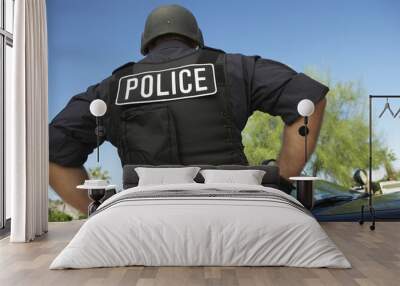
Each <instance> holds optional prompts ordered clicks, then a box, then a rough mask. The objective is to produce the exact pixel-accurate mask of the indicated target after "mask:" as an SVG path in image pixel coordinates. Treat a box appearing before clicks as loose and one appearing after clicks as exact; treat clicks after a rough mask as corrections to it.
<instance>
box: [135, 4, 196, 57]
mask: <svg viewBox="0 0 400 286" xmlns="http://www.w3.org/2000/svg"><path fill="white" fill-rule="evenodd" d="M167 34H176V35H181V36H184V37H187V38H189V39H191V40H193V41H194V42H195V43H197V44H198V45H199V46H200V47H202V46H203V45H204V43H203V35H202V34H201V31H200V29H199V26H198V25H197V21H196V18H195V17H194V16H193V14H192V13H191V12H190V11H189V10H187V9H186V8H184V7H182V6H179V5H166V6H160V7H158V8H156V9H154V10H153V11H152V12H151V13H150V15H149V16H148V17H147V19H146V24H145V27H144V32H143V34H142V44H141V52H142V54H143V55H146V54H147V53H148V45H149V43H150V42H151V41H153V40H154V39H155V38H157V37H159V36H162V35H167Z"/></svg>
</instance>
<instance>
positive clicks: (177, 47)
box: [50, 5, 328, 211]
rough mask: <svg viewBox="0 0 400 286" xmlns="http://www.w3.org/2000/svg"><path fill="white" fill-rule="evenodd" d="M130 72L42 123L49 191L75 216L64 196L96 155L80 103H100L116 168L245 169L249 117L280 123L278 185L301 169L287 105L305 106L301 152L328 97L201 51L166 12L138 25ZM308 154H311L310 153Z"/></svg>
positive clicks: (80, 202)
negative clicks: (46, 131) (137, 53)
mask: <svg viewBox="0 0 400 286" xmlns="http://www.w3.org/2000/svg"><path fill="white" fill-rule="evenodd" d="M141 52H142V54H143V55H144V56H145V58H144V59H142V60H141V61H139V62H138V63H133V62H130V63H127V64H125V65H123V66H121V67H119V68H117V69H116V70H114V72H113V73H112V75H111V76H110V77H108V78H106V79H105V80H103V81H102V82H100V83H98V84H96V85H93V86H90V87H89V88H88V89H87V91H86V92H84V93H81V94H78V95H76V96H74V97H73V98H72V99H71V100H70V101H69V103H68V104H67V106H66V107H65V108H64V109H63V110H62V111H61V112H60V113H59V114H58V115H57V116H56V117H55V118H54V119H53V121H52V122H51V124H50V161H51V162H50V184H51V186H52V187H53V189H54V190H55V191H56V192H57V193H58V194H59V195H60V196H61V197H62V198H63V199H64V200H65V201H66V202H67V203H69V204H71V205H72V206H74V207H76V208H78V209H80V210H81V211H85V210H86V209H87V204H88V199H87V197H86V195H84V194H82V193H80V192H71V190H73V189H74V188H75V186H76V185H78V184H80V183H81V182H82V181H83V180H84V179H86V178H87V174H86V172H85V170H84V168H83V167H82V166H83V164H84V163H85V161H86V159H87V157H88V155H89V154H90V153H91V152H92V151H93V149H94V148H95V147H96V136H95V133H94V129H95V118H94V117H93V116H92V115H91V114H90V112H89V104H90V103H91V101H93V100H94V99H97V98H100V99H102V100H104V101H105V102H106V103H107V106H108V110H107V113H106V114H105V117H104V120H103V122H104V127H105V135H104V136H103V137H102V140H101V141H102V142H103V141H104V140H108V141H109V142H111V143H112V144H113V145H114V146H116V148H117V149H118V154H119V157H120V159H121V162H122V164H123V165H124V164H155V165H156V164H183V165H186V164H215V165H218V164H247V159H246V156H245V155H244V152H243V145H242V137H241V131H242V130H243V128H244V127H245V125H246V122H247V119H248V117H249V116H250V115H251V114H252V113H253V112H254V111H256V110H259V111H262V112H267V113H269V114H271V115H279V116H280V117H281V118H282V120H283V121H284V123H285V129H284V134H283V144H282V149H281V152H280V155H279V158H278V165H279V167H280V172H281V176H282V177H285V178H288V177H289V176H293V175H298V174H299V173H300V171H301V170H302V168H303V167H304V152H302V150H303V140H302V138H301V137H300V136H299V135H298V128H299V126H300V125H301V124H302V120H301V119H300V118H299V115H298V113H297V104H298V102H299V101H300V100H302V99H306V98H307V99H310V100H312V101H313V102H314V103H315V104H316V110H315V113H314V114H313V116H312V117H311V118H310V120H309V125H310V134H309V140H308V142H309V150H311V151H312V150H313V149H314V147H315V144H316V141H317V137H318V133H319V129H320V125H321V122H322V117H323V111H324V107H325V98H324V97H325V95H326V93H327V92H328V88H327V87H326V86H324V85H322V84H320V83H319V82H317V81H315V80H313V79H311V78H309V77H308V76H306V75H304V74H302V73H297V72H295V71H294V70H292V69H291V68H289V67H288V66H286V65H284V64H281V63H279V62H276V61H272V60H268V59H263V58H261V57H259V56H244V55H241V54H227V53H224V52H223V51H221V50H217V49H212V48H208V47H205V46H204V43H203V37H202V33H201V31H200V29H199V27H198V25H197V22H196V19H195V18H194V16H193V15H192V13H191V12H190V11H188V10H187V9H185V8H183V7H181V6H178V5H168V6H161V7H159V8H157V9H155V10H154V11H153V12H151V14H150V15H149V16H148V18H147V20H146V24H145V29H144V32H143V35H142V43H141ZM310 153H311V152H310Z"/></svg>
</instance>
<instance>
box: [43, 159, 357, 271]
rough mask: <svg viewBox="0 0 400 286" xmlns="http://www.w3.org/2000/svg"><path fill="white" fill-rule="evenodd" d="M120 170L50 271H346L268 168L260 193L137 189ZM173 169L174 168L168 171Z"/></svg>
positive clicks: (207, 187)
mask: <svg viewBox="0 0 400 286" xmlns="http://www.w3.org/2000/svg"><path fill="white" fill-rule="evenodd" d="M136 167H137V166H125V167H124V175H123V176H124V178H123V180H124V188H125V189H124V190H123V191H121V192H119V193H118V194H116V195H114V196H112V197H111V198H109V199H107V200H106V201H105V202H103V203H102V205H101V206H100V207H99V208H98V209H97V211H96V212H95V213H94V214H93V215H92V216H91V217H90V218H89V219H88V220H87V221H86V222H85V224H84V225H83V226H82V227H81V229H80V230H79V232H78V233H77V234H76V235H75V237H74V238H73V239H72V241H71V242H70V243H69V244H68V245H67V246H66V247H65V249H64V250H62V252H61V253H60V254H59V255H58V256H57V257H56V258H55V260H54V261H53V262H52V264H51V265H50V269H65V268H92V267H117V266H129V265H144V266H291V267H330V268H350V267H351V265H350V263H349V262H348V260H347V259H346V258H345V256H344V255H343V253H342V252H341V251H340V250H339V249H338V248H337V247H336V245H335V244H334V242H333V241H331V239H330V238H329V237H328V236H327V234H326V233H325V232H324V230H323V229H322V228H321V227H320V225H319V224H318V222H317V221H316V220H315V219H314V217H313V216H312V214H311V213H310V212H309V211H308V210H307V209H305V208H304V207H303V206H302V205H301V204H300V203H299V202H298V201H297V200H296V199H294V198H293V197H292V196H290V195H288V194H286V193H284V192H282V191H280V190H278V189H277V185H278V180H279V171H278V170H277V168H276V167H271V166H255V167H244V166H218V167H216V166H200V167H201V168H202V169H204V168H216V169H243V168H244V169H258V170H264V171H265V175H264V176H263V178H262V185H246V184H236V183H225V184H220V183H203V182H202V176H201V175H197V176H196V178H195V182H193V183H185V184H160V185H151V186H138V185H137V184H138V176H137V174H136V172H135V168H136ZM168 167H173V166H168Z"/></svg>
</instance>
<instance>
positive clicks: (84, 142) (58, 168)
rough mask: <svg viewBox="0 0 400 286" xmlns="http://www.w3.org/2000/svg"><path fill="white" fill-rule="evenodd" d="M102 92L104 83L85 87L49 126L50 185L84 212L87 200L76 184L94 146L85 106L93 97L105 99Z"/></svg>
mask: <svg viewBox="0 0 400 286" xmlns="http://www.w3.org/2000/svg"><path fill="white" fill-rule="evenodd" d="M105 93H106V86H105V84H104V82H103V83H102V84H97V85H94V86H91V87H89V88H88V90H87V91H86V92H84V93H81V94H78V95H76V96H74V97H73V98H72V99H71V100H70V101H69V102H68V104H67V106H66V107H65V108H64V109H63V110H62V111H61V112H60V113H59V114H58V115H57V116H56V117H55V118H54V119H53V120H52V122H51V123H50V126H49V145H50V146H49V147H50V148H49V157H50V158H49V159H50V166H49V181H50V186H51V187H52V188H53V189H54V190H55V191H56V193H57V194H58V195H59V196H60V197H61V198H62V199H63V200H64V201H65V202H66V203H68V204H70V205H71V206H73V207H74V208H76V209H78V210H80V211H82V212H85V213H86V211H87V206H88V204H89V199H88V197H87V194H86V192H82V191H77V190H76V186H77V185H80V184H82V183H83V181H84V180H85V179H87V177H88V176H87V173H86V171H85V169H84V167H83V164H84V163H85V162H86V160H87V157H88V155H89V154H90V153H92V151H93V149H94V148H95V147H96V145H97V142H96V135H95V133H94V130H95V127H96V121H95V118H94V117H93V116H92V115H91V114H90V110H89V105H90V103H91V102H92V101H93V100H94V99H96V98H101V99H103V100H105V98H104V94H105ZM103 141H104V139H102V140H101V142H100V143H102V142H103Z"/></svg>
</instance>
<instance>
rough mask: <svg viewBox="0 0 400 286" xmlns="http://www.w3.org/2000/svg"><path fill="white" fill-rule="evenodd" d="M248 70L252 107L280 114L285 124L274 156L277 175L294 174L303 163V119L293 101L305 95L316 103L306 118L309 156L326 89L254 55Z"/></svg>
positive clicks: (318, 128) (275, 114)
mask: <svg viewBox="0 0 400 286" xmlns="http://www.w3.org/2000/svg"><path fill="white" fill-rule="evenodd" d="M250 68H251V66H250ZM250 70H251V71H252V73H251V74H250V76H249V82H250V88H251V90H250V94H251V100H250V102H251V108H252V111H254V110H260V111H263V112H267V113H269V114H271V115H273V116H280V117H281V118H282V120H283V121H284V123H285V128H284V132H283V141H282V147H281V151H280V154H279V157H278V164H279V167H280V172H281V176H282V177H284V178H288V177H290V176H297V175H299V174H300V172H301V170H302V169H303V167H304V138H303V137H301V136H300V135H299V134H298V129H299V127H300V126H301V125H302V122H303V119H302V117H300V115H299V114H298V112H297V105H298V103H299V102H300V101H301V100H302V99H309V100H311V101H312V102H314V104H315V105H316V110H315V113H314V114H313V115H312V116H311V117H310V120H309V128H310V134H309V136H308V137H307V138H308V139H309V140H308V141H309V142H308V148H309V149H308V150H309V152H308V154H309V156H310V155H311V154H312V152H313V151H314V149H315V146H316V143H317V140H318V134H319V130H320V128H321V124H322V119H323V113H324V109H325V105H326V100H325V99H324V98H325V95H326V94H327V92H328V91H329V89H328V87H326V86H325V85H323V84H321V83H319V82H318V81H316V80H314V79H312V78H310V77H308V76H307V75H305V74H302V73H297V72H296V71H294V70H293V69H291V68H290V67H288V66H286V65H284V64H282V63H279V62H276V61H272V60H266V59H261V58H258V57H256V58H254V66H253V69H250ZM309 156H308V157H309ZM307 159H308V158H307Z"/></svg>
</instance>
